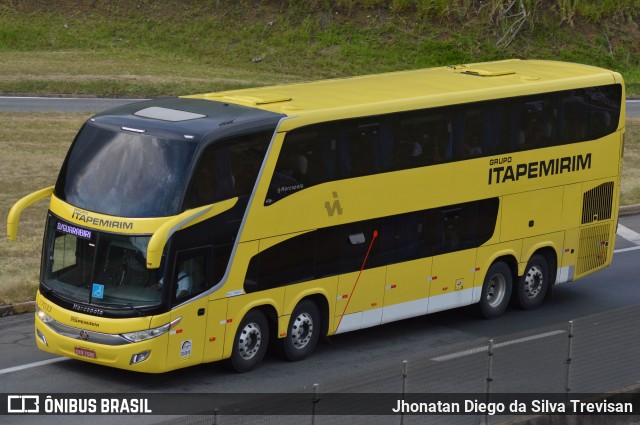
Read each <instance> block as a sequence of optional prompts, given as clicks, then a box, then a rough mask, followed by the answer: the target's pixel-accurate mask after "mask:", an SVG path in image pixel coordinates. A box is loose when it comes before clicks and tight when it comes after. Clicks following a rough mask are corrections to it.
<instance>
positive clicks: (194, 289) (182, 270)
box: [171, 248, 217, 304]
mask: <svg viewBox="0 0 640 425" xmlns="http://www.w3.org/2000/svg"><path fill="white" fill-rule="evenodd" d="M210 258H211V248H198V249H193V250H189V251H181V252H178V255H177V259H176V264H175V267H174V269H173V279H172V281H173V288H172V295H171V296H172V299H173V301H174V304H179V303H181V302H183V301H185V300H186V299H188V298H191V297H192V296H194V295H196V294H199V293H202V292H204V291H205V290H207V289H209V288H210V287H211V286H212V285H213V283H217V281H216V282H214V281H213V280H212V279H211V277H212V276H211V268H210V267H209V263H210Z"/></svg>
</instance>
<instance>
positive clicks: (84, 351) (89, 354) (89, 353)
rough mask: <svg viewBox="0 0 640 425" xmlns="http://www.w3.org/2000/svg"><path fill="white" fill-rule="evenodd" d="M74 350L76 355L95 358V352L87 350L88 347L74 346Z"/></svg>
mask: <svg viewBox="0 0 640 425" xmlns="http://www.w3.org/2000/svg"><path fill="white" fill-rule="evenodd" d="M74 351H75V353H76V354H77V355H78V356H82V357H88V358H90V359H95V358H97V357H96V352H95V351H93V350H89V349H88V348H80V347H74Z"/></svg>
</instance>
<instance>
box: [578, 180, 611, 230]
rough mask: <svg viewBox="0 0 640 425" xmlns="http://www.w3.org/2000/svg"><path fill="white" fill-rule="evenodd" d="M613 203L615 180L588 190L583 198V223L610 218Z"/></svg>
mask: <svg viewBox="0 0 640 425" xmlns="http://www.w3.org/2000/svg"><path fill="white" fill-rule="evenodd" d="M612 205H613V182H608V183H603V184H601V185H600V186H596V187H594V188H593V189H591V190H588V191H586V192H585V193H584V197H583V198H582V224H589V223H593V222H595V221H602V220H608V219H610V218H611V207H612Z"/></svg>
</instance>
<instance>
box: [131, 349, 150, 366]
mask: <svg viewBox="0 0 640 425" xmlns="http://www.w3.org/2000/svg"><path fill="white" fill-rule="evenodd" d="M150 355H151V351H143V352H142V353H138V354H134V355H133V356H131V363H129V364H136V363H140V362H143V361H145V360H147V359H148V358H149V356H150Z"/></svg>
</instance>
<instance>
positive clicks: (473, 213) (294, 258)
mask: <svg viewBox="0 0 640 425" xmlns="http://www.w3.org/2000/svg"><path fill="white" fill-rule="evenodd" d="M498 205H499V200H498V198H491V199H485V200H481V201H476V202H469V203H466V204H459V205H453V206H449V207H443V208H435V209H429V210H423V211H416V212H412V213H407V214H400V215H396V216H389V217H383V218H377V219H373V220H365V221H360V222H356V223H349V224H344V225H340V226H332V227H328V228H324V229H318V230H316V231H312V232H307V233H304V234H302V235H299V236H295V237H293V238H291V239H288V240H286V241H284V242H281V243H279V244H277V245H274V246H272V247H270V248H267V249H265V250H264V251H262V252H260V253H259V254H258V255H256V256H254V257H253V258H252V259H251V261H250V263H249V267H248V270H247V275H246V278H245V283H244V289H245V291H246V292H247V293H251V292H255V291H259V290H266V289H271V288H277V287H281V286H285V285H288V284H293V283H298V282H305V281H308V280H312V279H320V278H323V277H328V276H335V275H338V274H342V273H351V272H357V271H359V270H360V269H361V268H362V267H363V265H364V268H365V269H369V268H373V267H381V266H386V265H388V264H393V263H400V262H404V261H410V260H414V259H418V258H424V257H429V256H432V255H438V254H444V253H447V252H453V251H459V250H463V249H469V248H475V247H478V246H480V245H482V244H483V243H485V242H486V241H487V240H489V238H491V236H492V235H493V232H494V229H495V225H496V218H497V214H498ZM374 235H375V236H374ZM367 255H368V256H367ZM365 260H366V262H365Z"/></svg>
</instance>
